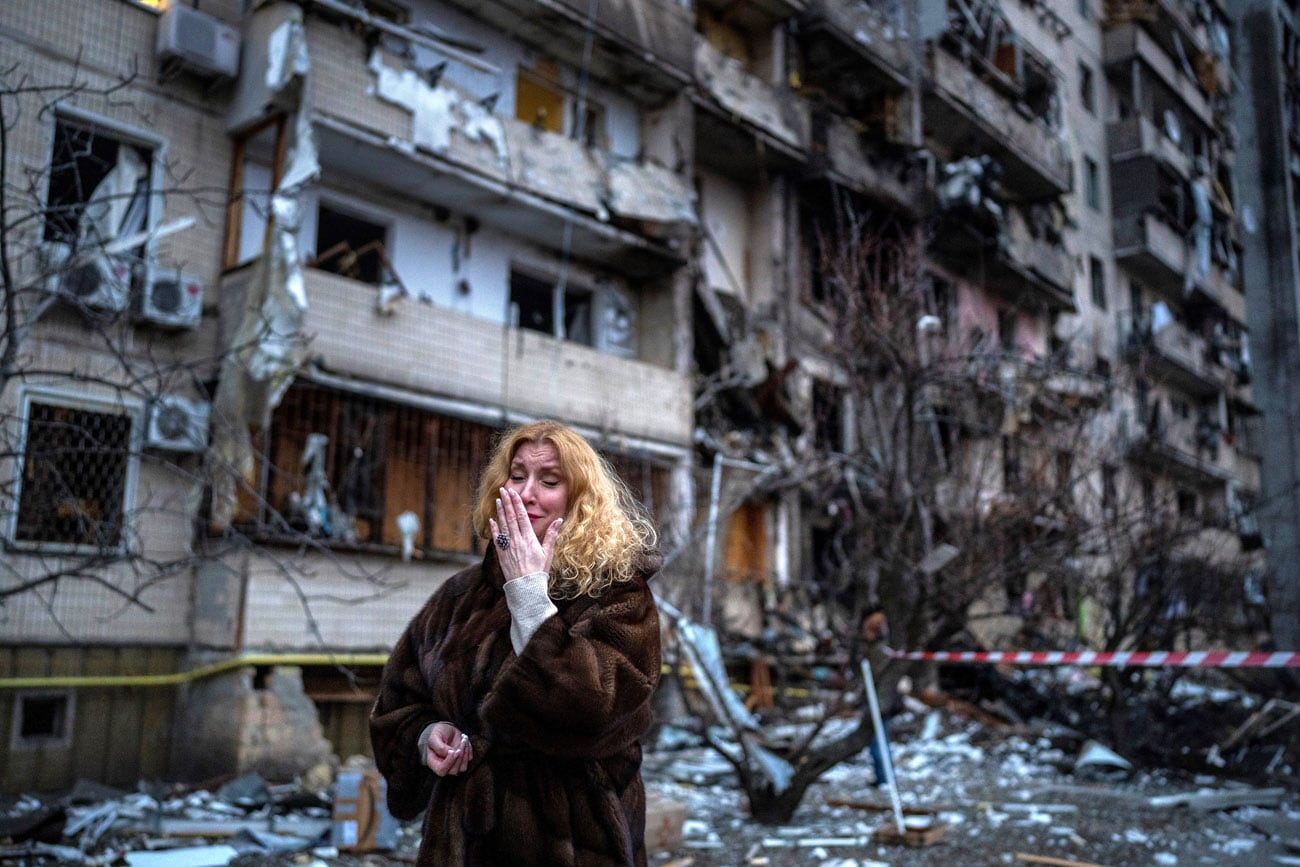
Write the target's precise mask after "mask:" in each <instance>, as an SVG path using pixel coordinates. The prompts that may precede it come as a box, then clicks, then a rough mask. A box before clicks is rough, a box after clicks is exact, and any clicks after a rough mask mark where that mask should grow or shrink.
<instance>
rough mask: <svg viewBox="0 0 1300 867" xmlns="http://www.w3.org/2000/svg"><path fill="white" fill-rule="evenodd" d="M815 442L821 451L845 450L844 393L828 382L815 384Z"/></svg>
mask: <svg viewBox="0 0 1300 867" xmlns="http://www.w3.org/2000/svg"><path fill="white" fill-rule="evenodd" d="M812 412H813V420H812V421H813V440H814V442H815V443H816V446H817V447H818V448H820V449H825V450H828V451H832V452H840V451H843V450H844V392H843V390H842V389H840V388H837V387H835V386H834V385H832V384H830V383H828V382H820V381H818V382H814V383H813V392H812Z"/></svg>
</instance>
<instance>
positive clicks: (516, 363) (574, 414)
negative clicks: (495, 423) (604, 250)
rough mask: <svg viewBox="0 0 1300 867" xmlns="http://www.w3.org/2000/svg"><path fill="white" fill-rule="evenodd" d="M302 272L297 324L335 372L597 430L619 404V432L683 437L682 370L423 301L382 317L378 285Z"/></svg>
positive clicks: (669, 439) (686, 387) (687, 435)
mask: <svg viewBox="0 0 1300 867" xmlns="http://www.w3.org/2000/svg"><path fill="white" fill-rule="evenodd" d="M304 276H305V279H306V283H305V288H306V293H307V298H308V307H307V311H306V316H305V320H304V323H303V331H304V333H307V334H311V335H312V343H311V352H312V355H313V357H314V358H316V359H317V360H318V362H319V364H320V365H321V367H323V368H324V369H326V370H329V371H331V372H332V373H334V374H336V375H338V376H342V377H347V378H349V379H352V380H356V381H360V382H366V383H372V384H374V385H375V386H376V387H381V388H383V387H387V388H393V389H397V390H400V391H402V392H403V393H408V394H413V395H430V396H436V397H437V398H438V399H439V400H442V401H444V402H446V401H450V402H455V403H457V404H459V405H464V406H467V407H497V408H504V409H506V410H507V411H510V412H514V413H519V414H522V415H532V416H538V417H551V416H557V417H560V418H565V419H568V420H570V421H572V422H573V423H575V424H578V425H588V426H591V427H595V428H600V429H605V428H607V427H608V425H609V423H610V407H615V406H616V407H619V410H618V427H619V429H620V431H622V432H623V433H625V434H628V435H632V436H640V437H646V438H648V439H651V440H655V441H659V442H665V443H675V444H679V445H680V444H689V443H690V440H691V430H692V410H691V406H692V403H691V402H692V393H691V384H690V381H689V379H688V377H686V376H684V375H682V374H679V373H676V372H674V371H672V370H670V369H668V368H665V367H660V366H658V365H655V364H650V363H647V362H644V361H639V360H636V359H630V358H622V357H619V356H615V355H611V354H609V353H605V352H600V351H598V350H596V349H593V348H591V347H588V346H583V345H580V344H578V343H573V342H570V341H562V340H558V339H556V338H554V337H550V336H548V335H545V334H541V333H539V332H536V331H531V330H528V329H521V328H508V327H506V326H503V325H502V323H500V322H495V321H491V320H488V319H483V318H480V317H477V316H471V315H469V314H466V313H461V312H458V311H453V310H448V309H446V308H440V307H436V306H433V305H429V304H419V303H409V304H403V305H401V306H400V307H399V308H398V310H397V311H396V312H394V313H393V314H391V315H382V314H381V313H379V312H378V311H377V309H376V297H377V291H378V290H377V288H376V287H374V286H371V285H369V284H365V283H361V282H359V281H357V280H352V279H349V278H346V277H341V276H338V275H336V274H331V273H328V272H325V271H320V270H316V269H312V268H309V269H306V271H305V272H304ZM430 335H436V336H437V338H436V339H430ZM557 377H559V378H562V380H563V383H564V384H563V387H562V388H558V389H557V388H556V387H555V383H556V382H557V381H559V380H558V379H557ZM628 395H637V396H638V399H637V400H635V401H628V400H627V396H628Z"/></svg>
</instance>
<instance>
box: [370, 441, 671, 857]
mask: <svg viewBox="0 0 1300 867" xmlns="http://www.w3.org/2000/svg"><path fill="white" fill-rule="evenodd" d="M472 519H473V525H474V528H475V530H476V531H477V532H478V534H479V535H480V536H481V537H482V538H484V539H486V540H488V543H489V544H488V546H487V553H486V554H485V556H484V557H483V561H482V562H481V563H478V564H475V565H473V566H470V567H469V568H467V569H464V570H462V571H461V572H458V573H457V574H456V575H454V576H452V577H451V578H450V579H448V580H447V581H446V583H444V584H443V585H442V586H441V587H439V588H438V590H436V591H435V592H434V594H433V595H432V596H431V597H430V598H429V600H428V601H427V602H426V603H425V604H424V607H423V608H422V609H421V610H420V611H419V613H418V614H416V615H415V617H414V619H412V620H411V622H410V625H408V626H407V627H406V631H405V632H403V633H402V635H401V637H400V638H398V640H397V644H396V645H395V646H394V648H393V652H392V655H391V656H390V657H389V659H388V664H387V665H385V666H384V672H383V676H382V679H381V682H380V689H379V696H378V698H377V700H376V701H375V705H374V708H373V710H372V711H371V714H370V736H371V742H372V744H373V746H374V752H375V759H376V762H377V764H378V766H379V769H380V770H381V772H382V773H383V774H384V776H385V777H386V778H387V780H388V805H389V810H390V811H391V812H392V814H393V815H394V816H396V817H397V818H399V819H411V818H414V817H416V816H418V815H419V814H420V813H421V812H425V817H424V826H423V836H422V838H421V841H420V852H419V858H418V861H417V862H416V863H417V864H418V865H420V867H452V865H502V867H506V865H509V867H527V865H538V867H542V865H545V867H565V865H584V867H586V865H591V867H604V865H634V867H636V865H644V864H645V863H646V852H645V789H644V787H643V784H642V781H641V743H640V739H641V737H642V735H643V734H644V733H645V731H646V729H647V727H648V726H649V724H650V719H651V710H650V699H651V696H652V694H653V693H654V691H655V685H656V684H657V683H658V680H659V671H660V648H659V616H658V612H657V609H656V608H655V603H654V598H653V596H652V595H651V593H650V589H649V587H648V586H647V581H648V580H649V578H650V576H651V575H652V574H653V573H654V572H655V571H656V570H657V569H658V566H659V563H660V560H659V558H658V556H657V555H656V554H655V553H654V543H655V534H654V530H653V529H652V527H651V526H650V524H649V522H648V521H647V519H646V518H645V517H644V515H643V514H642V512H641V510H640V508H639V506H637V505H636V504H635V502H634V501H633V499H632V498H631V495H630V494H629V492H628V491H627V488H626V487H625V486H624V485H623V484H622V483H621V482H620V481H619V479H618V478H617V476H616V475H615V474H614V473H613V471H612V470H611V469H610V468H609V466H608V465H607V464H606V463H605V462H604V461H603V460H602V459H601V458H600V457H599V456H598V455H597V454H596V452H595V451H594V450H593V449H592V447H591V446H590V445H589V444H588V443H587V441H586V440H585V439H583V438H582V437H581V436H580V435H579V434H577V433H576V432H575V431H573V430H571V429H570V428H568V427H565V426H564V425H561V424H558V423H555V422H538V423H535V424H530V425H526V426H523V427H520V428H516V429H515V430H513V431H510V432H508V433H506V434H505V435H503V437H502V438H501V440H500V442H499V443H498V444H497V446H496V449H495V451H494V453H493V455H492V457H491V458H490V460H489V462H488V465H487V468H486V469H485V470H484V472H483V476H482V479H481V480H480V483H479V488H478V494H477V503H476V505H475V507H474V510H473V515H472Z"/></svg>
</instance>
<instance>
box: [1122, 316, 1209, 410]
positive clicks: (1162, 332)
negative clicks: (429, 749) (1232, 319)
mask: <svg viewBox="0 0 1300 867" xmlns="http://www.w3.org/2000/svg"><path fill="white" fill-rule="evenodd" d="M1121 337H1122V343H1121V345H1123V346H1124V347H1125V349H1126V351H1127V352H1129V353H1130V355H1131V357H1133V358H1134V359H1137V360H1140V361H1141V362H1142V363H1143V365H1144V368H1145V370H1146V372H1147V375H1148V378H1150V379H1151V380H1153V381H1154V382H1156V383H1164V384H1168V385H1170V386H1173V387H1174V388H1177V389H1179V390H1180V391H1183V392H1186V393H1187V394H1191V395H1195V396H1197V397H1202V398H1204V397H1210V396H1212V395H1216V394H1218V393H1219V392H1221V391H1223V390H1224V389H1225V388H1227V387H1228V385H1229V383H1230V382H1231V381H1232V380H1231V375H1230V372H1229V370H1228V369H1227V368H1226V367H1224V366H1223V365H1221V364H1219V363H1217V362H1216V361H1215V360H1214V359H1213V357H1212V355H1211V352H1210V346H1209V342H1208V341H1207V340H1206V339H1205V338H1204V337H1202V336H1200V335H1199V334H1196V333H1194V332H1192V331H1191V330H1190V329H1189V328H1188V327H1187V326H1186V325H1184V324H1183V323H1181V322H1177V321H1173V322H1167V323H1165V324H1163V325H1162V326H1161V327H1160V328H1159V329H1158V330H1156V331H1154V332H1152V331H1151V330H1150V329H1149V328H1146V327H1136V328H1135V327H1133V326H1132V325H1131V324H1130V325H1129V326H1128V327H1127V333H1126V334H1123V335H1121Z"/></svg>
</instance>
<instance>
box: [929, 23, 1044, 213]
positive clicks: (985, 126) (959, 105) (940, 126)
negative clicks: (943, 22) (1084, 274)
mask: <svg viewBox="0 0 1300 867" xmlns="http://www.w3.org/2000/svg"><path fill="white" fill-rule="evenodd" d="M929 71H930V75H931V78H932V80H933V83H934V87H933V89H932V92H931V94H930V95H928V96H927V98H926V105H925V108H926V112H925V114H926V119H927V126H928V127H929V128H930V130H931V134H933V135H934V136H936V137H939V138H941V139H942V140H944V141H945V142H950V143H953V144H954V145H955V146H957V147H958V148H961V149H969V148H970V147H971V146H972V145H973V146H974V147H975V148H976V149H977V150H979V151H982V152H986V153H989V154H992V155H994V156H995V157H997V159H998V161H999V162H1000V163H1001V164H1002V167H1003V177H1002V183H1003V185H1004V186H1005V187H1006V188H1007V189H1008V190H1009V191H1010V192H1011V193H1013V194H1016V195H1018V196H1020V197H1023V198H1026V199H1039V198H1045V197H1049V196H1054V195H1059V194H1061V193H1064V192H1066V191H1067V190H1068V189H1069V188H1070V160H1069V155H1068V153H1067V151H1066V147H1065V141H1064V139H1063V138H1062V136H1061V130H1060V129H1057V128H1053V127H1051V126H1049V124H1048V123H1047V122H1046V121H1045V120H1044V119H1043V118H1041V117H1037V116H1034V115H1029V116H1026V114H1024V113H1022V111H1021V108H1020V107H1019V106H1018V105H1017V104H1016V103H1015V102H1014V101H1013V100H1012V99H1010V98H1008V96H1007V95H1006V94H1004V93H1003V92H1002V91H1000V90H999V89H998V88H996V87H994V86H993V85H992V84H990V83H989V82H987V81H985V80H984V79H983V78H982V77H981V76H980V75H978V74H977V73H976V72H975V70H973V69H972V68H970V67H969V66H967V65H966V64H965V63H963V62H962V61H961V59H960V58H958V57H956V56H955V55H953V54H952V53H951V52H949V51H948V50H946V49H943V48H935V49H934V50H932V51H931V52H930V53H929Z"/></svg>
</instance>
